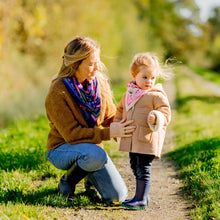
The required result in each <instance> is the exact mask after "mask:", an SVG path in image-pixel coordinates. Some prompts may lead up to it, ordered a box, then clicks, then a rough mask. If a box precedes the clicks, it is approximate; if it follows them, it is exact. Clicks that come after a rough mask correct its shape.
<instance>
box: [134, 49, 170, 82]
mask: <svg viewBox="0 0 220 220" xmlns="http://www.w3.org/2000/svg"><path fill="white" fill-rule="evenodd" d="M143 67H145V68H147V69H148V70H149V71H152V72H156V76H157V77H158V78H163V79H169V78H170V76H171V73H169V72H167V71H165V69H164V70H163V71H162V68H161V65H160V63H159V59H158V57H157V56H155V55H152V54H151V53H148V52H146V53H140V54H136V55H135V56H134V58H133V61H132V63H131V66H130V70H131V73H132V75H134V76H136V75H137V74H138V73H139V72H140V71H141V68H143Z"/></svg>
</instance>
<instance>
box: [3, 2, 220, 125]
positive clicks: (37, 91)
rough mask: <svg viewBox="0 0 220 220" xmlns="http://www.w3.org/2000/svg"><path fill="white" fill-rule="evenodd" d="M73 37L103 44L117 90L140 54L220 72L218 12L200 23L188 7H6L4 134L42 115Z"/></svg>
mask: <svg viewBox="0 0 220 220" xmlns="http://www.w3.org/2000/svg"><path fill="white" fill-rule="evenodd" d="M75 35H85V36H89V37H91V38H94V39H95V40H96V41H97V42H98V43H99V44H100V46H101V52H102V54H101V58H102V61H103V62H104V63H105V65H106V67H107V69H108V74H109V77H110V79H111V81H112V83H117V82H122V81H125V80H126V81H128V80H129V79H130V73H129V65H130V62H131V60H132V58H133V56H134V54H135V53H139V52H143V51H151V52H154V53H156V54H157V55H158V56H159V57H160V58H161V61H162V62H165V60H166V59H168V58H174V59H176V61H177V62H182V63H185V64H190V65H195V66H202V67H205V68H209V69H213V70H216V71H219V70H220V8H215V9H214V11H213V13H212V16H211V17H210V18H209V19H208V20H207V21H206V22H201V20H200V19H199V8H198V7H197V5H196V4H195V3H194V1H191V0H184V1H183V0H122V1H118V0H102V1H100V0H56V1H54V0H4V1H3V0H1V1H0V64H1V65H0V82H1V86H0V91H1V96H0V102H1V105H0V106H1V107H0V126H3V125H4V124H5V123H6V122H7V121H9V120H13V119H14V118H15V117H20V116H23V115H25V116H28V117H29V116H32V115H34V114H38V113H39V112H41V113H43V114H44V100H45V96H46V93H47V90H48V87H49V84H50V81H51V79H52V77H53V76H54V75H55V74H56V73H57V72H58V70H59V68H60V66H61V62H62V56H63V48H64V46H65V44H66V43H67V42H68V41H70V40H71V39H72V38H73V37H74V36H75Z"/></svg>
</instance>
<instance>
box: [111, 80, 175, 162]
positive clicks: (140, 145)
mask: <svg viewBox="0 0 220 220" xmlns="http://www.w3.org/2000/svg"><path fill="white" fill-rule="evenodd" d="M125 97H126V93H125V94H124V95H123V97H122V99H121V101H120V103H119V105H118V107H117V113H116V117H115V119H114V121H121V120H122V119H124V118H126V119H127V120H131V119H132V120H134V123H133V124H134V125H135V126H136V130H135V132H134V133H133V136H132V138H121V141H120V150H121V151H127V152H134V153H141V154H150V155H155V157H156V158H160V155H161V150H162V147H163V142H164V138H165V133H166V126H167V125H168V123H169V122H170V119H171V110H170V105H169V102H168V98H167V95H166V94H165V92H164V90H163V88H162V85H161V84H157V85H156V86H154V87H153V88H152V89H151V90H149V91H148V92H147V93H146V94H145V95H143V96H142V97H141V98H140V99H139V100H138V101H137V102H136V104H135V105H134V106H133V108H131V109H129V110H128V111H126V108H125ZM152 110H156V111H159V112H160V115H162V117H164V118H163V124H162V126H161V127H160V129H159V130H158V131H155V132H153V131H152V130H151V129H150V127H149V125H148V123H147V118H148V115H149V113H150V112H151V111H152ZM161 113H162V114H161Z"/></svg>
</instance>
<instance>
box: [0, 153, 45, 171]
mask: <svg viewBox="0 0 220 220" xmlns="http://www.w3.org/2000/svg"><path fill="white" fill-rule="evenodd" d="M0 158H1V160H0V169H1V170H5V171H11V170H17V169H22V170H24V171H27V172H28V171H30V170H35V169H38V168H39V166H40V165H42V164H43V163H45V162H46V160H47V155H46V152H42V151H39V150H34V151H33V150H28V149H25V150H23V149H21V151H19V152H16V151H13V150H10V151H7V152H4V151H2V150H0Z"/></svg>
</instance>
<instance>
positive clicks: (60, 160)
mask: <svg viewBox="0 0 220 220" xmlns="http://www.w3.org/2000/svg"><path fill="white" fill-rule="evenodd" d="M48 159H49V161H50V162H51V163H52V164H54V166H55V167H57V168H59V169H63V170H67V172H66V173H65V174H64V175H63V176H62V178H61V180H60V183H59V185H58V190H59V191H60V192H61V193H62V194H64V195H68V196H73V195H74V192H75V185H76V184H77V183H78V182H79V181H80V180H82V179H83V178H84V177H86V176H87V175H88V174H90V173H91V172H94V171H96V170H99V169H101V168H103V167H104V164H105V163H106V161H107V155H106V153H105V151H104V150H103V149H102V148H100V147H98V146H97V145H95V144H76V145H70V144H63V145H61V146H59V147H58V148H56V149H54V150H52V151H48Z"/></svg>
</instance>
